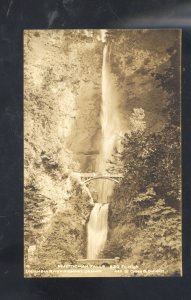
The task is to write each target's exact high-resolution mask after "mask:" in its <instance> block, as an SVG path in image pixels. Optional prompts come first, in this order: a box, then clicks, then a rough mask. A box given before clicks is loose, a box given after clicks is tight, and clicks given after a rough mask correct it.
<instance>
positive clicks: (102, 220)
mask: <svg viewBox="0 0 191 300" xmlns="http://www.w3.org/2000/svg"><path fill="white" fill-rule="evenodd" d="M108 206H109V204H108V203H105V204H104V203H95V205H94V207H93V209H92V211H91V214H90V219H89V222H88V229H87V230H88V250H87V252H88V253H87V258H89V259H94V258H97V256H98V255H99V253H100V251H102V250H103V248H104V245H105V242H106V240H107V231H108Z"/></svg>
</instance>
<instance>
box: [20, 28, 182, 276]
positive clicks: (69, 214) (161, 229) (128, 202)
mask: <svg viewBox="0 0 191 300" xmlns="http://www.w3.org/2000/svg"><path fill="white" fill-rule="evenodd" d="M23 65H24V276H25V277H29V278H34V277H175V276H176V277H178V276H182V192H181V30H179V29H108V30H107V29H65V30H64V29H60V30H56V29H46V30H24V62H23Z"/></svg>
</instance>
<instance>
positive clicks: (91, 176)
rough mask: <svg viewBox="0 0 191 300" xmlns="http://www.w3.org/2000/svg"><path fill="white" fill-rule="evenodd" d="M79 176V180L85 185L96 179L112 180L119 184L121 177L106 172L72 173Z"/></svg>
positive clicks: (120, 175)
mask: <svg viewBox="0 0 191 300" xmlns="http://www.w3.org/2000/svg"><path fill="white" fill-rule="evenodd" d="M74 174H77V175H78V176H80V178H81V179H82V180H83V183H85V184H87V183H89V182H91V181H92V180H96V179H108V180H112V181H114V182H116V183H119V181H120V179H121V178H122V177H123V176H122V174H120V173H119V174H110V173H107V172H104V173H100V172H99V173H96V172H95V173H74Z"/></svg>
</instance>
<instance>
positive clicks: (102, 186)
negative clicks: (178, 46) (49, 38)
mask: <svg viewBox="0 0 191 300" xmlns="http://www.w3.org/2000/svg"><path fill="white" fill-rule="evenodd" d="M109 56H110V55H109V51H108V46H107V45H105V46H104V50H103V65H102V105H101V120H100V121H101V130H102V132H101V134H102V135H101V147H100V148H101V149H100V154H99V158H98V160H97V162H96V171H98V172H106V169H107V161H108V160H109V159H111V156H112V152H113V149H114V146H115V144H116V139H117V136H118V134H119V116H118V113H117V95H116V90H115V84H114V82H113V78H112V75H111V70H110V63H109ZM96 189H97V193H98V203H95V205H94V207H93V209H92V211H91V214H90V219H89V222H88V227H87V231H88V232H87V233H88V247H87V248H88V249H87V257H88V258H89V259H95V258H97V257H98V256H99V253H100V252H101V251H102V250H103V248H104V245H105V242H106V240H107V231H108V209H109V204H108V203H107V202H108V198H109V197H110V196H111V194H112V191H113V182H111V181H109V180H107V179H101V180H98V181H97V183H96Z"/></svg>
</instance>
